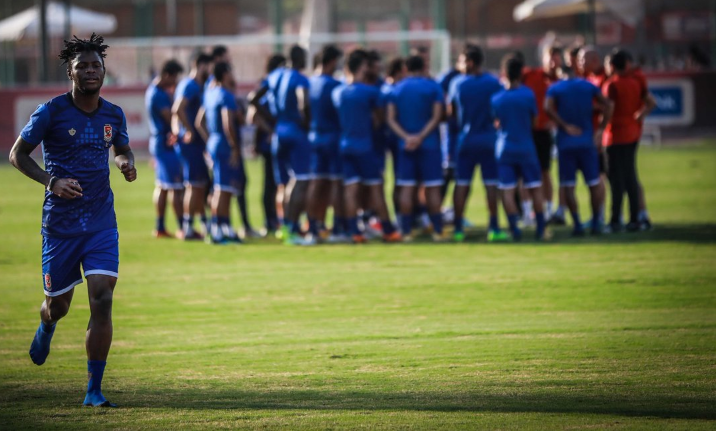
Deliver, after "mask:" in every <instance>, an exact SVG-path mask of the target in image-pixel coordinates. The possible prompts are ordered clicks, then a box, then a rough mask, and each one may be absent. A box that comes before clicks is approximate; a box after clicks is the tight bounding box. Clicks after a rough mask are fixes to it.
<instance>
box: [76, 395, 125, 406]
mask: <svg viewBox="0 0 716 431" xmlns="http://www.w3.org/2000/svg"><path fill="white" fill-rule="evenodd" d="M82 404H83V405H85V406H89V407H117V404H114V403H110V402H109V401H107V398H105V397H104V395H102V392H87V396H85V400H84V402H83V403H82Z"/></svg>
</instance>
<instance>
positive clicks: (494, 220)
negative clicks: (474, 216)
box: [490, 216, 500, 231]
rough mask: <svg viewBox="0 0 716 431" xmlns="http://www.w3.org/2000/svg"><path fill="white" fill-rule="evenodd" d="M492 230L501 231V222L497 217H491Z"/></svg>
mask: <svg viewBox="0 0 716 431" xmlns="http://www.w3.org/2000/svg"><path fill="white" fill-rule="evenodd" d="M490 230H491V231H498V230H500V222H499V220H498V218H497V216H490Z"/></svg>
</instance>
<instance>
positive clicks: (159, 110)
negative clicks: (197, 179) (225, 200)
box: [145, 60, 184, 238]
mask: <svg viewBox="0 0 716 431" xmlns="http://www.w3.org/2000/svg"><path fill="white" fill-rule="evenodd" d="M183 71H184V68H183V67H182V66H181V65H180V64H179V63H177V62H176V61H175V60H168V61H167V62H165V63H164V65H163V66H162V70H161V73H160V75H159V76H157V77H156V78H155V79H154V80H153V81H152V83H151V84H150V85H149V88H147V92H146V97H145V102H146V107H147V112H148V113H149V131H150V133H151V137H150V139H149V152H150V153H151V154H152V156H154V160H155V161H156V186H155V188H154V207H155V209H156V215H157V219H156V225H155V228H154V232H153V234H154V236H155V237H157V238H171V237H172V235H171V234H169V233H168V232H167V230H166V228H165V225H164V215H165V213H166V208H167V197H168V195H171V196H170V198H171V202H172V208H173V209H174V215H175V217H176V220H177V227H178V228H179V229H180V231H178V232H177V237H178V238H182V233H181V227H182V224H183V222H184V208H183V202H182V198H183V196H182V192H183V190H184V185H183V178H184V174H183V172H182V165H181V161H180V160H179V155H178V154H177V151H176V150H174V148H172V147H173V146H174V145H175V144H176V135H174V134H172V130H171V123H172V96H171V94H170V93H171V92H172V91H173V89H174V88H175V87H176V86H177V83H178V79H179V74H181V73H182V72H183Z"/></svg>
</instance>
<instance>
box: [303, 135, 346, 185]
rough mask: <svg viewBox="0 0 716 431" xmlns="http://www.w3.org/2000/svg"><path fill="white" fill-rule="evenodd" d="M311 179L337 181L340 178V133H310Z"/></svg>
mask: <svg viewBox="0 0 716 431" xmlns="http://www.w3.org/2000/svg"><path fill="white" fill-rule="evenodd" d="M309 140H310V141H311V179H323V180H325V179H328V180H339V179H341V176H342V173H343V171H342V168H341V154H340V150H339V147H340V141H341V134H340V133H337V132H336V133H319V132H311V134H310V135H309Z"/></svg>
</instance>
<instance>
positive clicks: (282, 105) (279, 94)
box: [267, 68, 309, 126]
mask: <svg viewBox="0 0 716 431" xmlns="http://www.w3.org/2000/svg"><path fill="white" fill-rule="evenodd" d="M267 83H268V88H269V91H270V92H271V93H272V95H273V99H274V100H273V102H272V103H273V104H274V107H275V112H276V119H277V120H278V122H279V123H292V124H295V125H299V126H300V125H301V122H302V116H301V113H300V112H299V109H298V97H297V96H296V90H297V89H299V88H309V82H308V78H306V77H305V76H304V75H302V74H301V73H300V72H298V71H297V70H294V69H287V68H282V69H276V70H274V71H273V72H271V73H270V74H269V76H268V79H267Z"/></svg>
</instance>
